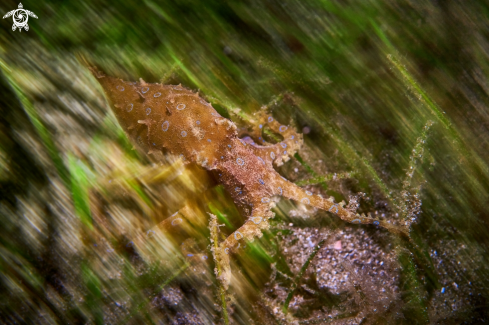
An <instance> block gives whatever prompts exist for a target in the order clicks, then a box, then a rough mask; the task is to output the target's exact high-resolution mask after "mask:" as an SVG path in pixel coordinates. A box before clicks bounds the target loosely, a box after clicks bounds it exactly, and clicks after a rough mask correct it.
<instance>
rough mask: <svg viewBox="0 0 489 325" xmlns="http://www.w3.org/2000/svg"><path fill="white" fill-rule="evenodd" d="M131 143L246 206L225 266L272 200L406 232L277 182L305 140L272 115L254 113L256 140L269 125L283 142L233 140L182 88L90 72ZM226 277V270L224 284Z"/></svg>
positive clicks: (224, 122) (228, 127) (207, 107)
mask: <svg viewBox="0 0 489 325" xmlns="http://www.w3.org/2000/svg"><path fill="white" fill-rule="evenodd" d="M91 70H92V72H93V74H94V75H95V77H96V78H97V80H98V81H99V83H100V84H101V85H102V87H103V89H104V91H105V94H106V96H107V98H108V100H109V102H110V106H111V108H112V109H113V110H114V112H115V114H116V116H117V118H118V120H119V122H120V124H121V126H122V127H123V129H124V130H125V131H126V132H127V134H128V136H129V137H130V138H131V139H133V140H134V141H135V142H136V143H138V144H139V145H140V146H141V147H142V148H143V149H145V150H147V152H151V151H152V150H160V151H165V152H169V153H171V154H173V155H177V156H181V157H182V158H183V159H184V161H185V162H189V163H197V164H198V165H200V166H201V167H203V168H205V169H207V170H212V171H215V172H216V173H217V174H218V175H220V177H219V180H220V183H222V184H223V185H224V186H225V188H226V189H227V191H228V192H229V193H230V194H231V195H232V197H233V199H234V201H235V202H236V203H237V204H239V205H240V206H245V207H246V206H247V207H250V210H251V211H250V213H249V214H248V215H247V216H246V217H247V221H246V222H245V224H244V225H243V226H242V227H240V228H239V229H238V230H237V231H236V232H234V233H233V234H231V235H230V236H229V237H228V238H227V239H226V240H225V241H224V242H223V243H222V244H221V245H220V248H221V249H220V252H216V253H217V255H218V258H219V259H220V260H221V262H222V263H223V264H226V265H228V264H229V259H228V254H229V253H231V252H232V251H235V250H236V249H237V248H239V247H240V245H241V243H243V240H253V238H254V237H255V236H261V231H262V230H263V229H267V228H268V225H269V223H268V219H269V218H270V217H272V216H273V215H272V213H271V208H272V204H273V202H271V200H270V199H271V197H273V196H284V197H287V198H290V199H293V200H296V201H299V202H302V203H305V204H310V205H312V206H315V207H317V208H320V209H324V210H328V211H330V212H332V213H334V214H336V215H338V216H339V217H340V218H341V219H343V220H345V221H348V222H353V223H374V224H376V225H380V226H382V227H384V228H387V229H389V230H390V231H393V232H396V233H399V232H402V233H407V229H405V228H403V227H402V226H398V225H396V226H394V225H393V224H390V223H389V222H386V221H384V220H375V219H372V218H369V217H366V216H364V215H362V216H360V215H357V214H355V213H354V212H353V211H349V210H346V209H344V208H343V205H344V203H343V202H342V203H339V204H337V203H334V201H333V199H332V198H330V199H323V198H322V197H321V196H319V195H313V194H312V193H310V192H307V191H305V190H303V189H301V188H299V187H297V186H296V185H294V184H292V183H290V182H288V181H287V180H285V179H284V178H282V177H281V176H280V175H279V174H278V173H277V172H276V171H275V170H274V169H273V167H272V163H276V164H277V165H280V164H281V163H282V162H283V161H286V160H287V159H288V157H289V156H291V155H293V154H294V153H295V152H296V151H297V150H298V149H299V147H300V146H301V144H302V135H301V134H298V133H296V132H295V131H294V130H292V128H289V127H287V126H284V125H280V124H279V123H278V122H277V121H275V120H274V119H273V118H272V117H271V116H266V115H264V113H261V114H259V116H258V121H257V125H258V124H261V125H260V128H257V127H256V128H255V134H254V135H255V136H260V134H261V130H260V129H261V126H263V125H265V124H267V125H268V126H269V127H270V128H271V129H272V130H273V131H275V132H277V133H279V134H281V135H282V136H283V137H284V140H283V142H281V143H278V144H274V145H269V146H259V145H257V144H255V143H254V142H253V141H252V140H250V139H248V140H247V141H243V140H242V139H239V138H238V134H237V130H236V126H235V124H234V123H233V122H232V121H230V120H228V119H226V118H224V117H222V116H220V115H219V114H218V113H217V111H216V110H215V109H214V108H213V107H212V105H211V104H209V103H207V102H206V101H205V100H204V99H202V98H201V97H200V96H199V95H198V94H197V93H193V92H192V91H190V90H187V89H185V88H183V87H181V86H172V85H162V84H149V83H145V82H144V81H142V80H140V82H126V81H123V80H121V79H116V78H112V77H109V76H105V75H104V74H103V73H100V72H98V71H97V70H96V69H91ZM229 272H230V270H229V267H228V266H225V267H224V273H225V274H224V275H223V279H224V280H225V281H224V282H229V279H230V273H229Z"/></svg>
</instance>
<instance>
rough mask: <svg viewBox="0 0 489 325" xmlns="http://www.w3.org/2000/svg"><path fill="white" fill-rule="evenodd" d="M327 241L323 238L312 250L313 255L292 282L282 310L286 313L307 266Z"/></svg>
mask: <svg viewBox="0 0 489 325" xmlns="http://www.w3.org/2000/svg"><path fill="white" fill-rule="evenodd" d="M325 242H326V240H325V239H323V240H321V241H320V242H319V244H317V245H316V247H315V248H314V250H313V251H312V253H311V255H309V257H308V258H307V261H306V263H304V265H302V268H301V270H300V271H299V273H298V274H297V275H296V277H295V279H294V282H293V283H292V287H291V288H290V292H289V294H288V295H287V298H286V299H285V303H284V306H283V307H282V311H283V312H284V314H287V311H288V309H289V304H290V301H291V300H292V297H294V293H295V289H297V286H298V285H299V281H300V280H301V278H302V276H303V275H304V273H305V272H306V270H307V268H308V267H309V264H310V263H311V261H312V259H313V258H314V257H315V256H316V254H317V253H318V252H319V250H320V249H321V248H322V247H323V245H324V243H325Z"/></svg>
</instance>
